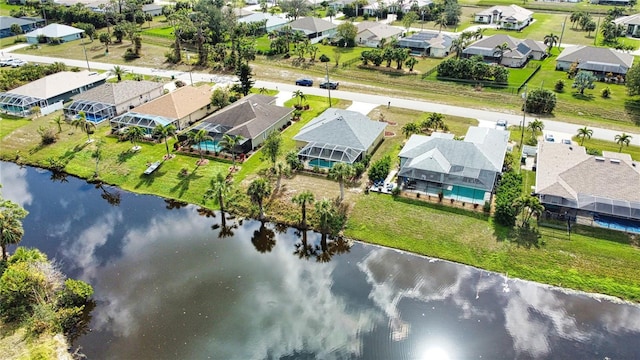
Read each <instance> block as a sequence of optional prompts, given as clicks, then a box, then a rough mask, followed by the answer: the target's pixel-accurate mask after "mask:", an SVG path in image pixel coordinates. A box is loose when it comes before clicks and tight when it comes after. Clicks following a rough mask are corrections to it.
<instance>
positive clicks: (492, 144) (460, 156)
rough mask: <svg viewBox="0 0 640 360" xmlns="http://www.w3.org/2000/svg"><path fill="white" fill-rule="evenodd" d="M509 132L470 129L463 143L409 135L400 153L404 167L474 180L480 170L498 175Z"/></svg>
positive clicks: (443, 138) (448, 139)
mask: <svg viewBox="0 0 640 360" xmlns="http://www.w3.org/2000/svg"><path fill="white" fill-rule="evenodd" d="M508 141H509V132H508V131H503V130H496V129H491V128H480V127H474V126H472V127H470V128H469V130H468V131H467V135H466V136H465V139H464V141H458V140H453V138H452V137H449V138H445V137H440V136H424V135H412V136H411V138H409V140H408V141H407V143H406V144H405V146H404V147H403V148H402V150H401V151H400V155H399V156H400V157H401V158H407V159H409V161H408V162H407V163H406V165H405V167H408V168H414V169H418V170H425V171H433V172H440V173H451V172H457V171H462V172H463V173H464V176H467V177H474V174H476V175H477V173H478V172H479V171H480V170H488V171H492V172H501V171H502V163H503V162H504V156H505V151H506V149H507V142H508Z"/></svg>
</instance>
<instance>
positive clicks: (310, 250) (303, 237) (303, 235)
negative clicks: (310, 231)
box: [293, 230, 317, 260]
mask: <svg viewBox="0 0 640 360" xmlns="http://www.w3.org/2000/svg"><path fill="white" fill-rule="evenodd" d="M296 234H299V235H300V243H296V244H295V247H296V250H295V251H294V252H293V254H294V255H298V258H299V259H305V260H309V258H310V257H311V256H316V255H317V252H316V249H314V247H313V246H312V245H309V244H308V242H307V231H306V230H302V231H300V232H296Z"/></svg>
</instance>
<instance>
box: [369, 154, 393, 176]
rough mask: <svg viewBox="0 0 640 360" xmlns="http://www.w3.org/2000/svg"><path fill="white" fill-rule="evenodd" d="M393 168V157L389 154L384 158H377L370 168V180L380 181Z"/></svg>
mask: <svg viewBox="0 0 640 360" xmlns="http://www.w3.org/2000/svg"><path fill="white" fill-rule="evenodd" d="M390 170H391V157H390V156H389V155H387V156H385V157H383V158H382V159H379V160H376V161H375V162H374V163H373V164H371V167H370V168H369V172H368V173H367V175H369V180H371V181H380V180H384V179H385V178H386V177H387V175H388V174H389V171H390Z"/></svg>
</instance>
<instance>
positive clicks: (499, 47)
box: [493, 42, 511, 64]
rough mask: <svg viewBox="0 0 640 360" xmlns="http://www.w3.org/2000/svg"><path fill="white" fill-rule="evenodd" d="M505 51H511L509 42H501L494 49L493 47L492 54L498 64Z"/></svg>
mask: <svg viewBox="0 0 640 360" xmlns="http://www.w3.org/2000/svg"><path fill="white" fill-rule="evenodd" d="M507 51H511V48H510V47H509V44H507V43H506V42H505V43H502V45H497V46H496V47H495V48H494V49H493V56H496V57H497V58H498V64H501V63H502V57H503V56H504V53H506V52H507Z"/></svg>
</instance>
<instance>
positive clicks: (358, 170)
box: [353, 161, 365, 178]
mask: <svg viewBox="0 0 640 360" xmlns="http://www.w3.org/2000/svg"><path fill="white" fill-rule="evenodd" d="M364 170H365V166H364V164H363V163H362V162H359V161H358V162H357V163H355V164H353V171H354V176H355V177H356V178H359V177H360V176H362V174H364Z"/></svg>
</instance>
